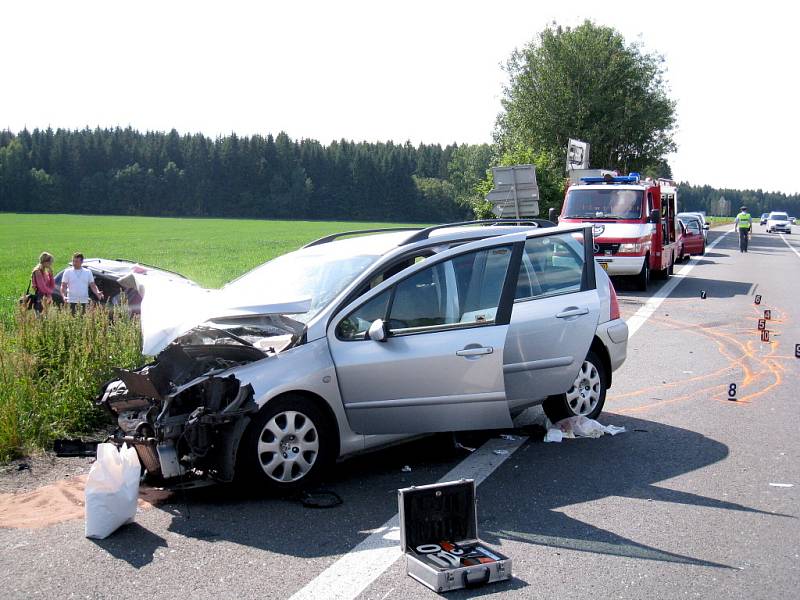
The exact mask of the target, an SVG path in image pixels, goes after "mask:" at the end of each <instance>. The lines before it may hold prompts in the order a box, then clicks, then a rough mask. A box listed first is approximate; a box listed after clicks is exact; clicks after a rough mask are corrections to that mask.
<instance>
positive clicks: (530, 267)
mask: <svg viewBox="0 0 800 600" xmlns="http://www.w3.org/2000/svg"><path fill="white" fill-rule="evenodd" d="M584 267H585V260H584V254H583V245H582V243H581V242H579V241H578V240H576V239H575V237H573V235H572V234H569V233H562V234H558V235H548V236H545V237H535V238H531V239H529V240H528V241H526V242H525V252H524V253H523V254H522V263H521V264H520V269H519V276H518V277H517V289H516V294H515V299H517V300H523V299H534V298H541V297H545V296H555V295H558V294H568V293H570V292H579V291H581V286H582V285H583V270H584Z"/></svg>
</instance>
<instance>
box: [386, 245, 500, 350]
mask: <svg viewBox="0 0 800 600" xmlns="http://www.w3.org/2000/svg"><path fill="white" fill-rule="evenodd" d="M510 260H511V246H500V247H496V248H490V249H487V250H478V251H475V252H469V253H466V254H462V255H460V256H456V257H454V258H451V259H450V260H446V261H443V262H440V263H437V264H435V265H432V266H431V267H429V268H427V269H423V270H422V271H420V272H418V273H416V274H415V275H412V276H411V277H409V278H408V279H405V280H404V281H401V282H400V283H398V284H397V286H396V290H395V293H394V299H393V301H392V305H391V308H390V309H389V320H388V325H389V331H390V332H392V333H395V334H398V333H413V332H415V331H416V330H418V329H420V328H425V329H430V328H435V327H450V326H470V325H482V324H490V323H493V322H494V319H495V316H496V315H497V308H498V306H499V304H500V296H501V294H502V291H503V284H504V282H505V278H506V273H507V271H508V265H509V261H510Z"/></svg>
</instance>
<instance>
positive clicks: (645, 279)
mask: <svg viewBox="0 0 800 600" xmlns="http://www.w3.org/2000/svg"><path fill="white" fill-rule="evenodd" d="M635 278H636V289H637V290H639V291H640V292H646V291H647V286H648V285H649V284H650V257H649V256H645V257H644V264H642V270H641V271H639V274H638V275H636V276H635Z"/></svg>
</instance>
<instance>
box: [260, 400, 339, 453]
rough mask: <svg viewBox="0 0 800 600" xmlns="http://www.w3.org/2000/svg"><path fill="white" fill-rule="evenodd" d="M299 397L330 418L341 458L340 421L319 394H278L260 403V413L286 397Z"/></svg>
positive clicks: (337, 450)
mask: <svg viewBox="0 0 800 600" xmlns="http://www.w3.org/2000/svg"><path fill="white" fill-rule="evenodd" d="M297 396H301V397H303V398H306V399H307V400H309V401H311V402H313V403H314V404H315V405H317V407H318V408H320V409H321V410H322V411H323V413H324V414H325V416H326V417H327V418H328V422H329V424H330V425H331V427H332V429H333V431H334V432H335V433H336V439H335V440H334V441H335V445H336V456H339V452H340V444H341V440H340V436H341V432H340V430H339V420H338V419H337V418H336V413H335V412H334V410H333V408H332V407H331V405H330V404H329V403H328V402H327V400H325V398H323V397H322V396H320V395H319V394H316V393H314V392H312V391H310V390H304V389H297V390H284V391H282V392H280V393H279V394H276V395H275V396H273V397H271V398H269V399H268V400H266V401H265V402H263V403H259V408H258V412H262V411H265V410H269V407H270V406H272V405H273V404H274V403H276V402H278V401H279V400H283V399H284V398H286V397H297Z"/></svg>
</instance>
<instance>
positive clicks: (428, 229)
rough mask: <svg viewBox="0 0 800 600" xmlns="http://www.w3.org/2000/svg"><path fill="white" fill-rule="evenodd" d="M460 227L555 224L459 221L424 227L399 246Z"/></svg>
mask: <svg viewBox="0 0 800 600" xmlns="http://www.w3.org/2000/svg"><path fill="white" fill-rule="evenodd" d="M462 225H483V226H490V225H535V226H536V227H555V226H556V224H555V223H553V222H552V221H548V220H547V219H534V218H529V219H480V220H477V221H459V222H457V223H444V224H442V225H434V226H432V227H426V228H425V229H421V230H420V231H418V232H417V233H415V234H413V235H412V236H411V237H409V238H408V239H406V240H405V241H403V243H402V244H400V245H401V246H406V245H408V244H413V243H414V242H420V241H422V240H427V239H428V238H429V237H430V235H431V233H433V232H434V231H436V230H438V229H446V228H448V227H461V226H462Z"/></svg>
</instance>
